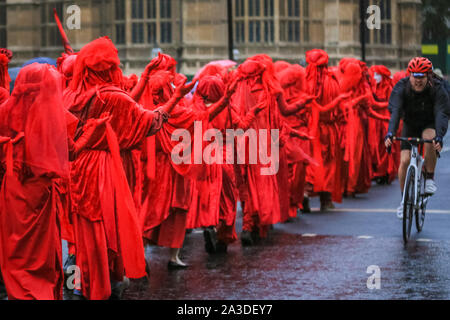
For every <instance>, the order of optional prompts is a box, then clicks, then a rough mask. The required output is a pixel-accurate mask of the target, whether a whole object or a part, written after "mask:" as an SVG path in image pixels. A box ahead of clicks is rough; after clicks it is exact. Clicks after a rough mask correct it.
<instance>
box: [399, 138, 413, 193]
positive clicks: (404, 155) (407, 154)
mask: <svg viewBox="0 0 450 320" xmlns="http://www.w3.org/2000/svg"><path fill="white" fill-rule="evenodd" d="M402 147H403V146H402ZM410 160H411V150H408V149H402V151H401V153H400V166H399V167H398V180H399V181H400V190H401V191H402V192H403V187H404V186H405V179H406V171H407V170H408V166H409V162H410Z"/></svg>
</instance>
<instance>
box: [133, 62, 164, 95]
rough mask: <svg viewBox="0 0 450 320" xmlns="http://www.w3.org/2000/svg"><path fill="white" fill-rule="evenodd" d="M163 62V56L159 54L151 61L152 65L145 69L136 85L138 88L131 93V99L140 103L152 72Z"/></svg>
mask: <svg viewBox="0 0 450 320" xmlns="http://www.w3.org/2000/svg"><path fill="white" fill-rule="evenodd" d="M161 61H162V56H161V55H160V54H159V53H158V57H156V58H154V59H153V60H152V61H150V63H149V64H148V65H147V66H146V67H145V70H144V72H142V74H141V78H140V79H139V82H138V83H137V84H136V86H135V87H134V88H133V90H132V91H131V93H130V97H131V98H132V99H133V100H134V101H136V102H138V101H139V99H140V98H141V96H142V93H143V92H144V88H145V86H146V84H147V83H148V80H149V78H150V73H151V72H152V70H154V69H156V68H157V67H158V66H159V64H160V63H161Z"/></svg>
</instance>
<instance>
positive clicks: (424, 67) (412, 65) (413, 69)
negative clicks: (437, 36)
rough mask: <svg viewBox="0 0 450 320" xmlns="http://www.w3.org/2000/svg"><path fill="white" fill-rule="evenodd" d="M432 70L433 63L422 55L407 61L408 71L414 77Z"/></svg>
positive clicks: (421, 75)
mask: <svg viewBox="0 0 450 320" xmlns="http://www.w3.org/2000/svg"><path fill="white" fill-rule="evenodd" d="M432 70H433V64H432V63H431V61H430V60H428V59H427V58H423V57H416V58H413V59H411V61H410V62H409V63H408V72H409V73H410V74H412V75H413V76H414V77H423V76H424V75H425V74H427V73H428V72H431V71H432Z"/></svg>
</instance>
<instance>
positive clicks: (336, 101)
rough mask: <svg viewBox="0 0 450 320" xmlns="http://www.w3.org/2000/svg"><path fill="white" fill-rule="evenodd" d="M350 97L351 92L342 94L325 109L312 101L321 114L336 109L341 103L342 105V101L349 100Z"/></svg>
mask: <svg viewBox="0 0 450 320" xmlns="http://www.w3.org/2000/svg"><path fill="white" fill-rule="evenodd" d="M350 95H351V92H346V93H342V94H341V95H339V96H337V97H336V98H335V99H334V100H333V101H331V102H330V103H329V104H327V105H326V106H323V107H322V106H321V105H320V104H318V103H317V102H316V101H315V100H313V101H312V104H313V105H314V107H316V108H317V109H319V111H320V112H328V111H330V110H332V109H334V108H336V106H337V105H338V104H339V103H341V101H342V100H344V99H347V98H348V97H349V96H350Z"/></svg>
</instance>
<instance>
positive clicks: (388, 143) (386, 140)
mask: <svg viewBox="0 0 450 320" xmlns="http://www.w3.org/2000/svg"><path fill="white" fill-rule="evenodd" d="M393 136H394V135H393V134H392V133H390V132H388V133H387V135H386V136H385V137H384V145H385V146H386V148H390V147H391V146H392V138H393Z"/></svg>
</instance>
